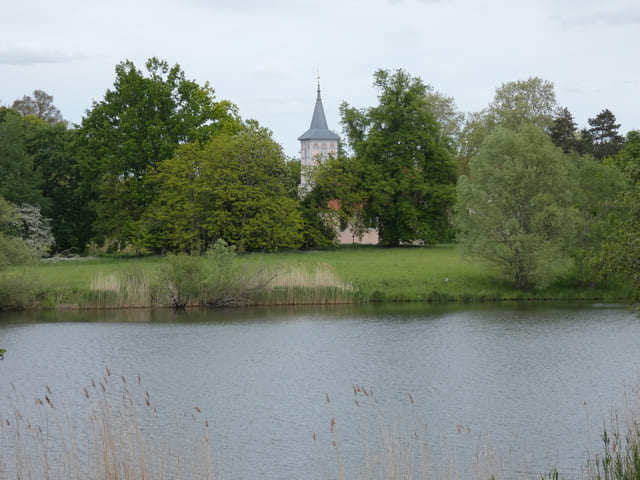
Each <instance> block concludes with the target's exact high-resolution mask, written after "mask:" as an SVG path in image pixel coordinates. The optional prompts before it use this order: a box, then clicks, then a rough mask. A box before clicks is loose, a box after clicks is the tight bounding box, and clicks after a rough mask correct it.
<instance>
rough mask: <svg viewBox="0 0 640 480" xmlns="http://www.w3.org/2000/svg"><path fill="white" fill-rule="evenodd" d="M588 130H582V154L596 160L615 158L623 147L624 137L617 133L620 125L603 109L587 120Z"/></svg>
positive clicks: (611, 114)
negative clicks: (586, 154) (589, 155)
mask: <svg viewBox="0 0 640 480" xmlns="http://www.w3.org/2000/svg"><path fill="white" fill-rule="evenodd" d="M588 121H589V126H590V128H589V129H583V130H582V132H581V135H582V145H581V148H582V152H583V153H590V154H591V155H593V156H594V157H595V158H597V159H598V160H603V159H604V158H606V157H613V156H615V155H616V154H617V153H618V152H619V151H620V149H621V148H622V146H623V145H624V137H623V136H622V135H620V134H619V133H618V130H619V129H620V124H619V123H616V116H615V115H614V114H613V113H612V112H611V110H609V109H608V108H605V109H604V110H602V111H601V112H600V113H599V114H598V115H596V116H595V117H594V118H589V120H588Z"/></svg>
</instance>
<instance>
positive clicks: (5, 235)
mask: <svg viewBox="0 0 640 480" xmlns="http://www.w3.org/2000/svg"><path fill="white" fill-rule="evenodd" d="M19 228H20V216H19V214H18V212H17V210H16V206H15V205H13V204H11V203H9V202H7V201H6V200H5V199H4V198H2V197H0V270H1V269H2V268H3V267H6V266H7V265H11V264H15V263H22V262H25V261H27V260H29V259H31V258H33V256H34V252H33V250H32V249H31V248H30V247H29V245H27V243H26V242H25V241H24V240H23V239H22V238H21V237H20V235H19V233H20V231H19Z"/></svg>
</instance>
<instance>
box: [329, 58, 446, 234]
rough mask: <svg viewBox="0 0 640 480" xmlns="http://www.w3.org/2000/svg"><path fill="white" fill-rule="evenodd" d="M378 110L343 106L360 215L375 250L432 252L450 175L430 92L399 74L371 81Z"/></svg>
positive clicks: (442, 224) (441, 227)
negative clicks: (411, 247)
mask: <svg viewBox="0 0 640 480" xmlns="http://www.w3.org/2000/svg"><path fill="white" fill-rule="evenodd" d="M374 86H375V87H376V88H377V89H378V92H379V93H378V105H377V106H375V107H370V108H365V109H356V108H353V107H350V106H349V105H348V104H346V103H343V104H342V106H341V107H340V110H341V115H342V124H343V126H344V130H345V133H346V136H347V140H348V142H349V145H350V146H351V148H352V149H353V152H354V153H355V156H356V158H357V159H358V161H359V162H361V164H362V167H361V172H362V175H363V177H362V179H363V185H364V188H365V192H366V197H365V201H364V203H363V209H362V214H363V217H364V218H365V220H366V221H367V223H369V224H371V225H374V226H375V227H376V228H377V230H378V235H379V239H380V243H381V244H382V245H387V246H397V245H400V244H401V243H404V242H408V243H410V242H415V241H422V242H424V243H426V244H433V243H435V242H438V241H442V240H445V239H446V238H448V235H449V217H448V215H449V213H450V209H451V207H452V205H453V202H454V199H455V181H456V168H455V164H454V163H453V162H452V160H451V152H450V150H449V149H448V144H447V141H446V139H445V138H444V136H443V133H442V127H441V126H440V125H439V124H438V122H437V121H436V116H435V115H434V109H433V108H432V106H431V105H430V103H429V94H430V93H431V92H432V89H431V87H430V86H427V85H425V84H424V83H423V82H422V80H421V79H419V78H416V77H412V76H411V75H409V74H408V73H407V72H405V71H404V70H397V71H395V72H390V71H386V70H378V71H377V72H376V73H375V74H374Z"/></svg>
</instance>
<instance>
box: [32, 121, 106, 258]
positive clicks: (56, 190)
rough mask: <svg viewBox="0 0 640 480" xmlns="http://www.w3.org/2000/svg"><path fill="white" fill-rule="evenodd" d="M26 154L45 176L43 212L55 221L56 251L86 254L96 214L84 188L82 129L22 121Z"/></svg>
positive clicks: (42, 186) (43, 178)
mask: <svg viewBox="0 0 640 480" xmlns="http://www.w3.org/2000/svg"><path fill="white" fill-rule="evenodd" d="M22 121H23V125H24V131H25V151H26V152H27V154H28V155H29V157H30V158H31V160H32V161H33V166H34V168H35V169H37V171H38V172H39V174H40V175H41V179H42V183H41V189H42V195H43V196H44V197H45V199H46V201H47V204H46V205H45V206H44V207H43V209H42V213H43V215H45V216H46V217H48V218H50V219H51V228H52V233H53V235H54V237H55V245H54V246H53V250H54V251H55V252H65V251H83V250H84V249H85V246H86V244H87V243H88V241H89V240H90V238H91V236H92V227H91V225H92V223H93V221H94V220H95V213H94V210H93V208H92V206H91V202H90V200H91V196H90V192H89V191H87V189H86V188H85V189H83V188H82V186H83V179H82V178H81V170H80V162H79V157H80V152H79V149H78V146H77V141H78V137H79V134H78V130H77V129H70V128H68V126H67V124H66V123H64V122H60V123H55V124H49V123H47V122H45V121H44V120H41V119H39V118H36V117H33V116H31V115H30V116H27V117H23V118H22Z"/></svg>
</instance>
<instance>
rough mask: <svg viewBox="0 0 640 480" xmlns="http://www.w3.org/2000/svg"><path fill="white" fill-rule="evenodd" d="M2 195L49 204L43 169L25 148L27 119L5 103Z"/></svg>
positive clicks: (0, 139) (0, 136) (0, 137)
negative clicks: (44, 192) (46, 197)
mask: <svg viewBox="0 0 640 480" xmlns="http://www.w3.org/2000/svg"><path fill="white" fill-rule="evenodd" d="M0 196H2V197H3V198H4V199H5V200H7V201H9V202H11V203H14V204H21V203H29V204H31V205H41V206H45V207H46V206H47V204H48V203H47V201H46V200H45V198H44V197H43V195H42V176H41V173H40V171H39V169H38V168H36V167H35V166H34V164H33V159H32V158H31V156H30V155H28V153H27V151H26V148H25V130H24V125H23V120H22V118H21V117H20V116H19V115H18V114H17V112H15V111H14V110H11V109H8V108H4V107H0Z"/></svg>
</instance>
